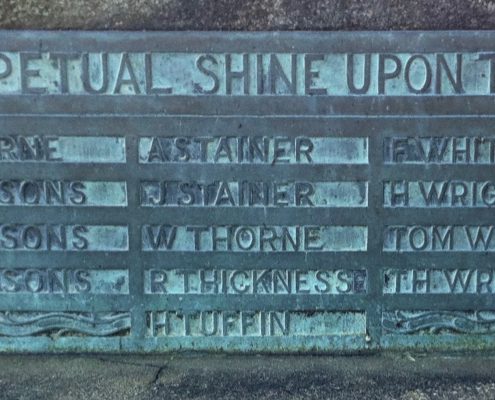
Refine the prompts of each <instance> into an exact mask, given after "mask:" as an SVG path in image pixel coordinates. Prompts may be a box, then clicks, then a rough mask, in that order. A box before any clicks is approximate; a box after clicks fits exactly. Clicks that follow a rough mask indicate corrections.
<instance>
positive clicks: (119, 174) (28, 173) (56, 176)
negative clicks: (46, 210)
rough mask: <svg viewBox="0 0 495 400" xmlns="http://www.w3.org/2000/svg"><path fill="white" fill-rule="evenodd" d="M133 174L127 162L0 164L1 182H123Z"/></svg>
mask: <svg viewBox="0 0 495 400" xmlns="http://www.w3.org/2000/svg"><path fill="white" fill-rule="evenodd" d="M135 173H136V172H135V168H134V167H133V166H132V165H130V163H129V161H128V162H127V164H124V163H122V164H113V163H108V164H107V163H103V164H98V163H81V164H74V163H52V162H28V161H24V162H4V161H1V162H0V179H1V180H14V179H15V180H20V181H22V180H41V179H44V180H65V181H89V182H92V181H93V182H125V181H126V180H127V179H128V178H129V177H130V176H129V175H130V174H131V175H133V174H135Z"/></svg>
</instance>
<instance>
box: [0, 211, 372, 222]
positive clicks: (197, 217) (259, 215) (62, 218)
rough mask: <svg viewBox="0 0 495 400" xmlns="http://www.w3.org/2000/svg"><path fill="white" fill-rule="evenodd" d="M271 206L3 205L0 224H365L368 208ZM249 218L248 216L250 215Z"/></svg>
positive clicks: (0, 212)
mask: <svg viewBox="0 0 495 400" xmlns="http://www.w3.org/2000/svg"><path fill="white" fill-rule="evenodd" d="M288 211H289V210H288V209H287V208H282V209H281V208H275V207H270V208H267V209H264V208H262V207H257V208H253V207H236V208H233V207H215V208H212V207H159V208H151V207H140V208H138V209H133V210H132V211H130V210H129V209H128V208H125V207H70V208H61V207H47V206H43V207H32V206H31V207H20V206H9V207H7V206H0V224H28V225H36V224H50V225H54V224H64V225H126V226H127V225H128V224H140V225H150V224H151V225H159V224H166V225H188V226H198V225H201V226H203V225H210V226H225V225H236V226H237V225H240V226H265V225H270V226H275V225H276V226H305V225H311V226H319V225H332V226H335V225H339V226H340V225H345V226H347V225H363V223H364V221H365V220H366V217H367V215H368V211H367V210H366V208H323V207H318V208H307V207H306V208H303V207H292V208H290V213H288ZM246 218H247V219H246Z"/></svg>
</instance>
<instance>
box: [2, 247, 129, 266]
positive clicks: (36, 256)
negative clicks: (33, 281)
mask: <svg viewBox="0 0 495 400" xmlns="http://www.w3.org/2000/svg"><path fill="white" fill-rule="evenodd" d="M128 259H129V253H128V252H90V251H87V252H84V253H81V252H63V251H15V252H14V251H10V252H0V268H80V269H107V268H112V269H129V268H132V266H131V265H129V261H128Z"/></svg>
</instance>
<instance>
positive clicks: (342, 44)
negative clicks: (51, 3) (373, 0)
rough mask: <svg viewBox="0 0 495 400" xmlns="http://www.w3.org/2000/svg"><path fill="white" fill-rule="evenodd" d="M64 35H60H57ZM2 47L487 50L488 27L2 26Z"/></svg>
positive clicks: (491, 36) (211, 50)
mask: <svg viewBox="0 0 495 400" xmlns="http://www.w3.org/2000/svg"><path fill="white" fill-rule="evenodd" d="M62 37H63V39H61V38H62ZM1 38H2V42H3V43H5V44H4V45H3V46H2V47H3V50H4V51H27V50H29V51H70V52H74V51H85V52H86V51H115V52H122V51H134V52H143V51H154V52H158V51H162V52H172V51H174V52H177V51H187V52H202V53H205V52H208V53H214V52H236V53H241V52H252V53H255V52H270V53H272V52H286V53H292V52H299V53H322V52H330V53H336V52H344V53H347V52H361V53H369V52H373V51H375V52H393V53H397V52H417V51H418V49H421V51H422V52H438V51H443V52H447V51H455V52H458V51H482V50H486V51H492V49H493V40H494V34H493V32H492V31H476V32H468V31H465V32H462V31H446V32H423V31H419V32H412V31H409V32H407V31H406V32H366V31H364V32H151V31H148V32H82V31H81V32H76V31H63V32H62V33H60V31H56V32H55V31H51V32H50V31H15V30H14V31H4V32H2V33H1Z"/></svg>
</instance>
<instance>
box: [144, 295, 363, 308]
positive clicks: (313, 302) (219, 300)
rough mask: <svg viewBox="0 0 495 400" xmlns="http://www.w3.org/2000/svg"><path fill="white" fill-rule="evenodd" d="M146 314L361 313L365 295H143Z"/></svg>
mask: <svg viewBox="0 0 495 400" xmlns="http://www.w3.org/2000/svg"><path fill="white" fill-rule="evenodd" d="M143 302H144V308H145V309H146V310H147V311H159V310H178V311H182V310H187V311H215V310H226V311H227V310H229V311H236V310H239V311H243V310H244V311H257V310H259V311H264V310H267V311H269V310H273V311H299V310H300V311H320V310H335V311H337V310H338V311H359V310H364V309H365V307H366V302H367V296H366V295H220V294H218V295H200V294H187V295H182V294H181V295H162V296H160V295H144V296H143Z"/></svg>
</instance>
